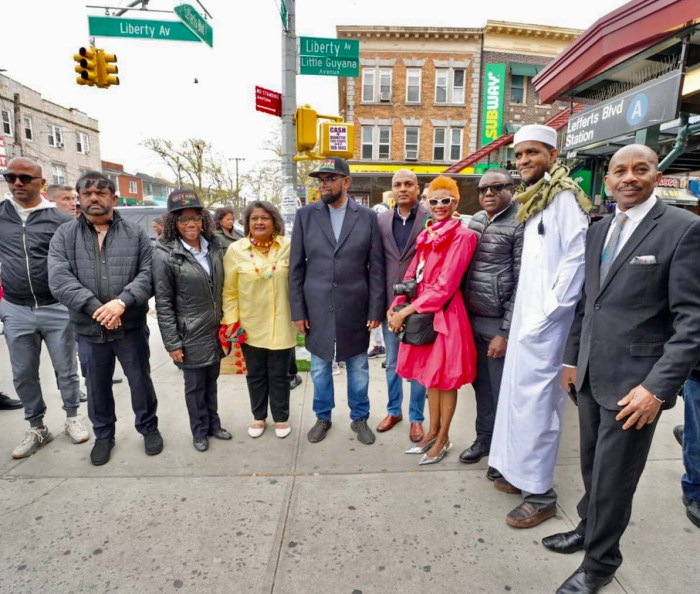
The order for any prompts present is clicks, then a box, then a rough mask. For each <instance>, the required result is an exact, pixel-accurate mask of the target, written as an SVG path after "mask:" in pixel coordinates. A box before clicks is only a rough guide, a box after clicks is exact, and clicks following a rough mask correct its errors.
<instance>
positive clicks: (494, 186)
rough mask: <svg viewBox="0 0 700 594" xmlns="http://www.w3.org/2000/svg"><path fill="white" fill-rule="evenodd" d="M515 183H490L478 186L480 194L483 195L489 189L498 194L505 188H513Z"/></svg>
mask: <svg viewBox="0 0 700 594" xmlns="http://www.w3.org/2000/svg"><path fill="white" fill-rule="evenodd" d="M512 187H513V184H489V185H487V186H477V188H476V189H477V190H478V191H479V196H483V195H484V194H486V192H487V191H489V190H491V193H492V194H498V193H500V192H502V191H503V190H504V188H512Z"/></svg>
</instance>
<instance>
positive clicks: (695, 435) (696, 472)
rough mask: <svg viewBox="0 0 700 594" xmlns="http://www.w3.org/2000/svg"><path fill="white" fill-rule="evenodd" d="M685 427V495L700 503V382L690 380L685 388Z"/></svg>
mask: <svg viewBox="0 0 700 594" xmlns="http://www.w3.org/2000/svg"><path fill="white" fill-rule="evenodd" d="M683 399H684V401H685V425H684V428H683V464H684V466H685V474H684V475H683V478H682V479H681V485H682V487H683V494H684V495H685V496H686V497H687V498H688V499H691V500H692V501H700V382H698V381H696V380H692V379H689V380H688V381H687V382H685V386H683Z"/></svg>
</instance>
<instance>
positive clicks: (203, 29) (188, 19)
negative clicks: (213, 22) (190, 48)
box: [173, 4, 214, 47]
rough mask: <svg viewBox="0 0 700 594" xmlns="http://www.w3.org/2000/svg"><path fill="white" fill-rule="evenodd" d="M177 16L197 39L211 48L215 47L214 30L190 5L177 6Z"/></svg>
mask: <svg viewBox="0 0 700 594" xmlns="http://www.w3.org/2000/svg"><path fill="white" fill-rule="evenodd" d="M173 10H175V14H176V15H177V16H179V17H180V18H181V19H182V22H183V23H185V25H187V26H188V27H189V28H190V29H191V30H192V33H194V34H195V35H196V36H197V37H199V38H200V39H201V40H202V41H203V42H204V43H206V44H207V45H208V46H209V47H214V30H213V29H212V28H211V26H210V25H209V23H207V22H206V21H205V20H204V19H203V18H202V16H201V15H200V14H199V13H198V12H197V11H196V10H195V9H194V7H192V6H190V5H189V4H180V5H179V6H176V7H175V8H174V9H173Z"/></svg>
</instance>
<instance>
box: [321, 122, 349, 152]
mask: <svg viewBox="0 0 700 594" xmlns="http://www.w3.org/2000/svg"><path fill="white" fill-rule="evenodd" d="M320 153H321V156H322V157H341V158H343V159H352V156H353V154H354V153H355V126H354V124H348V123H346V122H324V123H323V124H321V150H320Z"/></svg>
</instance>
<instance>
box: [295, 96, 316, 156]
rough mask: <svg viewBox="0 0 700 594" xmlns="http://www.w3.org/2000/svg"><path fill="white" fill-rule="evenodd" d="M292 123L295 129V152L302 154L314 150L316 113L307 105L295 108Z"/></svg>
mask: <svg viewBox="0 0 700 594" xmlns="http://www.w3.org/2000/svg"><path fill="white" fill-rule="evenodd" d="M294 122H295V123H296V127H297V151H298V152H300V153H303V152H306V151H312V150H314V147H315V146H316V142H317V141H318V132H317V128H318V119H317V116H316V111H315V110H313V109H311V107H310V106H309V105H304V106H302V107H297V111H296V114H295V115H294Z"/></svg>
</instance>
